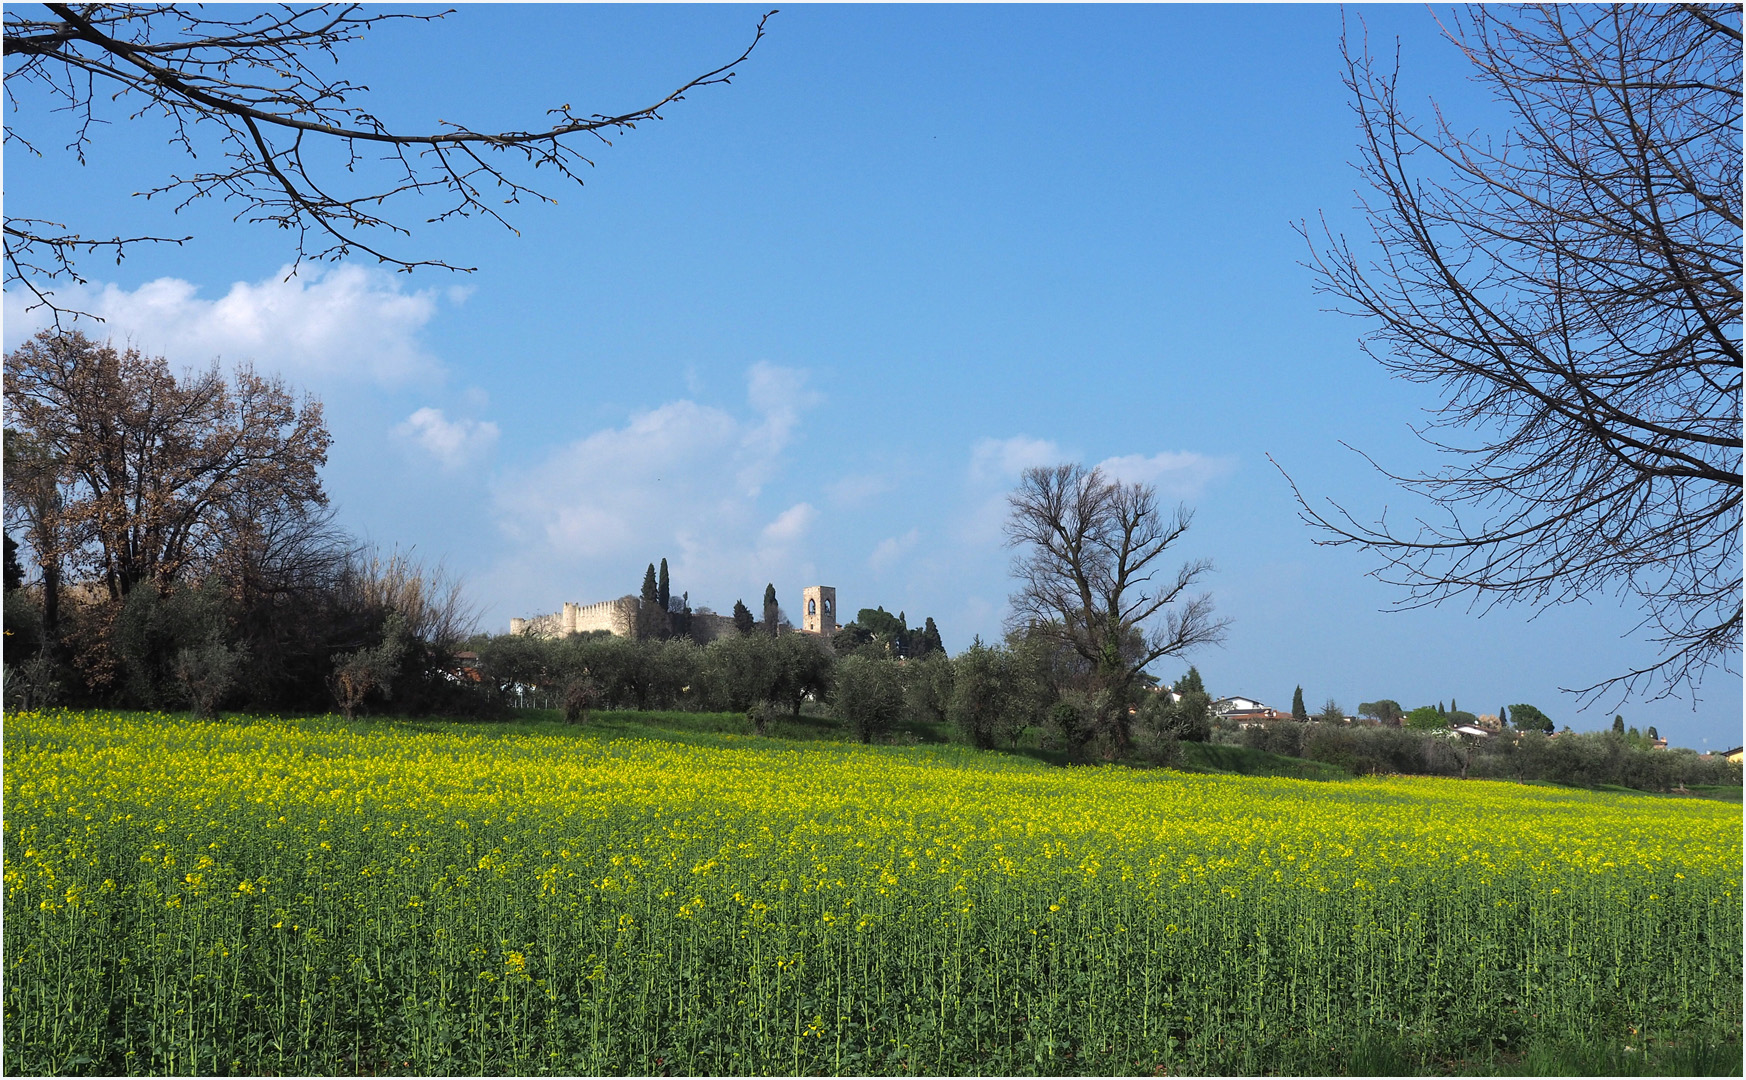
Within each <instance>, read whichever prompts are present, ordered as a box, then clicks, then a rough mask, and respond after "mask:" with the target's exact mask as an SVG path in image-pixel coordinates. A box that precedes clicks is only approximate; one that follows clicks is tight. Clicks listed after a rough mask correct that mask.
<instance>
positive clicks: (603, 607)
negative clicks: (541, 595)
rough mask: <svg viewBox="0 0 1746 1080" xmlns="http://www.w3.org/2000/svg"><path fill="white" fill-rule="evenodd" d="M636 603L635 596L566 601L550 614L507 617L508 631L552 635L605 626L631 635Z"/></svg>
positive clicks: (533, 634)
mask: <svg viewBox="0 0 1746 1080" xmlns="http://www.w3.org/2000/svg"><path fill="white" fill-rule="evenodd" d="M639 603H640V601H638V600H637V598H636V597H635V596H621V597H619V598H618V599H617V600H602V601H600V602H599V603H598V604H571V603H566V604H565V605H564V607H563V609H562V610H561V611H556V612H553V613H552V614H550V615H535V616H533V617H532V618H528V619H511V620H509V632H510V633H512V634H531V635H532V636H534V637H548V638H556V637H568V636H569V635H571V634H587V633H592V632H593V631H596V630H605V631H608V632H610V633H613V634H617V635H618V636H619V637H631V636H633V635H634V634H635V633H636V626H637V607H638V606H639Z"/></svg>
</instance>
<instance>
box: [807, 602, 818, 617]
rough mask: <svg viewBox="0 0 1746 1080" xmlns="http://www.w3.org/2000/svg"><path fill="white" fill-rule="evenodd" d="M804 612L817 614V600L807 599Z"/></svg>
mask: <svg viewBox="0 0 1746 1080" xmlns="http://www.w3.org/2000/svg"><path fill="white" fill-rule="evenodd" d="M806 613H807V614H808V615H817V614H818V601H817V600H808V601H807V602H806Z"/></svg>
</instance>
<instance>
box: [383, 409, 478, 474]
mask: <svg viewBox="0 0 1746 1080" xmlns="http://www.w3.org/2000/svg"><path fill="white" fill-rule="evenodd" d="M394 434H396V435H398V436H400V437H401V438H403V439H409V440H411V441H412V442H413V443H414V444H415V445H417V446H419V447H420V448H422V449H423V450H424V451H425V452H426V453H428V454H430V455H431V456H432V457H434V458H436V459H437V460H438V461H440V462H442V463H443V466H444V467H445V468H450V469H453V468H457V467H459V466H461V465H464V464H466V463H467V462H468V461H469V460H472V461H477V460H478V459H479V457H480V456H481V455H483V454H484V453H485V452H486V451H487V450H489V449H490V448H491V446H492V444H493V443H495V442H496V441H497V434H498V432H497V425H496V424H494V423H492V422H491V421H489V420H450V419H449V418H448V417H446V416H444V415H443V411H442V410H441V409H433V408H429V407H426V408H423V409H419V410H418V411H417V412H415V413H413V414H412V415H411V416H409V417H407V418H406V419H405V420H404V421H402V422H401V423H400V424H397V425H395V428H394Z"/></svg>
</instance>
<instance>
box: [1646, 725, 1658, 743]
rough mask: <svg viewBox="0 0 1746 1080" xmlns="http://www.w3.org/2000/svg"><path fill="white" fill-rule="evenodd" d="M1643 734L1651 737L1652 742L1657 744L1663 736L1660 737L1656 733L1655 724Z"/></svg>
mask: <svg viewBox="0 0 1746 1080" xmlns="http://www.w3.org/2000/svg"><path fill="white" fill-rule="evenodd" d="M1643 734H1645V735H1647V736H1648V737H1649V741H1650V742H1655V741H1656V740H1658V739H1660V738H1661V736H1659V735H1657V734H1656V733H1655V725H1654V724H1650V725H1649V730H1648V731H1646V732H1644V733H1643Z"/></svg>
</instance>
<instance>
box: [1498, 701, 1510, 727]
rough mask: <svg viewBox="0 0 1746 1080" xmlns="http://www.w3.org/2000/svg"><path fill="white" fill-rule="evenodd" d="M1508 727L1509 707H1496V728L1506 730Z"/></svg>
mask: <svg viewBox="0 0 1746 1080" xmlns="http://www.w3.org/2000/svg"><path fill="white" fill-rule="evenodd" d="M1509 725H1510V707H1509V706H1508V705H1499V706H1498V707H1497V726H1498V727H1500V728H1506V727H1509Z"/></svg>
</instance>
